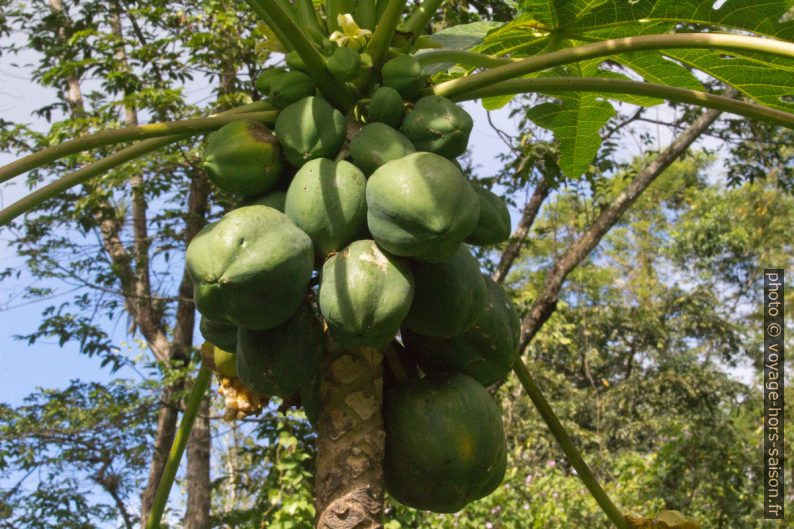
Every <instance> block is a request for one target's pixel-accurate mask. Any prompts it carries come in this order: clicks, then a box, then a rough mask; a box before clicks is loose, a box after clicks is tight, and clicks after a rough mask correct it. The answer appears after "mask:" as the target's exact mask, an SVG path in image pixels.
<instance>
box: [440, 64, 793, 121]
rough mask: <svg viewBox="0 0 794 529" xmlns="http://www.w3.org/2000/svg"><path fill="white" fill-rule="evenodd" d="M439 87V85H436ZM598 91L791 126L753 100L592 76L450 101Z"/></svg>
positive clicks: (509, 85)
mask: <svg viewBox="0 0 794 529" xmlns="http://www.w3.org/2000/svg"><path fill="white" fill-rule="evenodd" d="M439 86H440V85H439ZM571 91H573V92H598V93H610V92H611V93H616V94H635V95H643V96H650V97H657V98H661V99H666V100H668V101H678V102H681V103H689V104H693V105H700V106H702V107H708V108H714V109H717V110H723V111H725V112H731V113H733V114H738V115H740V116H745V117H748V118H753V119H758V120H761V121H766V122H769V123H774V124H776V125H781V126H783V127H786V128H789V129H792V128H794V114H792V113H790V112H785V111H782V110H777V109H774V108H769V107H765V106H763V105H759V104H757V103H751V102H748V101H741V100H738V99H733V98H730V97H725V96H720V95H716V94H710V93H708V92H700V91H698V90H689V89H686V88H678V87H675V86H667V85H663V84H658V83H646V82H639V81H630V80H626V79H600V78H593V77H538V78H530V79H513V80H510V81H502V82H501V83H496V84H494V85H492V86H489V87H487V88H483V89H480V90H473V91H471V92H466V93H465V94H460V95H459V96H453V97H452V98H451V99H452V100H454V101H464V100H469V99H480V98H484V97H491V96H499V95H509V94H520V93H525V92H543V93H558V92H571Z"/></svg>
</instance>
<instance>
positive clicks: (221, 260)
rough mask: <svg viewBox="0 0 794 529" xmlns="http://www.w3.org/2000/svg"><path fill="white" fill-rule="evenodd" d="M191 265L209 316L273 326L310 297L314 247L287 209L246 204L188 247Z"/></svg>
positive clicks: (201, 308) (253, 326) (250, 325)
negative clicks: (288, 216) (309, 286)
mask: <svg viewBox="0 0 794 529" xmlns="http://www.w3.org/2000/svg"><path fill="white" fill-rule="evenodd" d="M185 264H186V266H187V271H188V273H189V274H190V277H191V279H192V280H193V284H194V286H195V291H194V299H195V302H196V308H197V309H198V310H199V312H200V313H201V314H202V315H203V316H205V317H207V318H209V319H211V320H215V321H220V322H227V323H230V324H234V325H237V326H240V327H245V328H248V329H269V328H271V327H275V326H276V325H278V324H279V323H282V322H283V321H285V320H286V319H287V318H289V317H290V316H291V315H292V314H293V313H294V312H295V310H296V309H297V308H298V306H299V305H300V303H301V301H302V300H303V298H304V297H305V295H306V291H307V289H308V285H309V279H310V278H311V274H312V268H313V267H314V249H313V248H312V241H311V239H310V238H309V236H308V235H306V234H305V233H304V232H303V231H301V230H300V229H299V228H298V227H297V226H295V224H293V222H292V221H291V220H289V218H287V216H286V215H284V214H283V213H281V212H279V211H276V210H275V209H273V208H269V207H267V206H259V205H256V206H246V207H242V208H238V209H234V210H232V211H230V212H229V213H227V214H226V215H224V216H223V218H221V220H219V221H217V222H214V223H212V224H210V225H208V226H206V227H205V228H204V229H202V230H201V231H200V232H199V233H198V235H196V236H195V237H194V238H193V240H192V241H191V242H190V244H189V245H188V248H187V253H186V258H185Z"/></svg>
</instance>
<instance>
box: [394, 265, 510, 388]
mask: <svg viewBox="0 0 794 529" xmlns="http://www.w3.org/2000/svg"><path fill="white" fill-rule="evenodd" d="M483 277H484V279H485V285H486V289H487V293H486V297H485V301H484V303H483V306H482V310H481V311H480V315H479V316H478V318H477V319H476V320H475V321H474V323H473V324H472V325H471V326H470V327H469V328H468V329H466V330H465V331H464V332H463V334H461V335H460V336H453V337H434V336H427V335H423V334H419V333H417V332H414V331H412V330H411V329H409V328H407V327H403V329H402V332H401V335H402V338H403V342H404V343H405V347H406V350H407V351H408V354H409V356H410V357H412V358H413V359H414V361H416V363H417V364H419V366H420V367H421V368H422V369H423V370H425V371H434V370H435V371H457V372H460V373H466V374H467V375H469V376H472V377H474V378H476V379H477V380H478V381H479V382H480V383H481V384H483V385H485V386H490V385H491V384H494V383H496V382H498V381H499V380H502V379H503V378H504V377H505V376H506V375H507V374H508V373H509V372H510V370H511V369H512V368H513V364H514V363H515V361H516V358H517V357H518V345H519V340H520V337H521V320H520V319H519V317H518V313H517V312H516V309H515V307H514V306H513V303H512V302H511V301H510V298H509V297H507V295H506V294H505V293H504V291H503V290H502V288H501V287H500V286H499V285H498V284H496V283H495V282H494V281H493V280H492V279H491V278H490V277H488V276H483Z"/></svg>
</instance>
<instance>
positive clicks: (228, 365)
mask: <svg viewBox="0 0 794 529" xmlns="http://www.w3.org/2000/svg"><path fill="white" fill-rule="evenodd" d="M235 330H236V327H235ZM234 341H235V343H236V342H237V338H236V337H235V339H234ZM235 351H236V349H235V350H232V351H227V350H225V349H221V348H220V347H218V346H217V345H216V346H215V347H213V348H212V363H213V364H215V372H216V373H218V374H219V375H221V376H224V377H226V378H237V353H236V352H235Z"/></svg>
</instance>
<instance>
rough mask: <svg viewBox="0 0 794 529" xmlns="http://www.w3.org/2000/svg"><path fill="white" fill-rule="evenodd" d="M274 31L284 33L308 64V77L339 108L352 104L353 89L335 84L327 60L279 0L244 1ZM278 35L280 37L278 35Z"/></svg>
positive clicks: (345, 109)
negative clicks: (277, 30)
mask: <svg viewBox="0 0 794 529" xmlns="http://www.w3.org/2000/svg"><path fill="white" fill-rule="evenodd" d="M245 1H246V2H247V3H248V5H250V6H251V7H252V8H253V9H254V10H255V11H256V12H257V14H259V15H260V16H261V17H262V18H263V19H264V20H265V21H266V22H267V24H268V25H269V26H270V29H272V30H273V31H274V32H275V28H276V27H277V28H279V30H280V31H281V32H282V33H284V36H285V38H286V39H287V42H288V43H289V44H290V46H291V47H292V48H293V49H294V50H295V51H296V52H297V53H298V55H299V56H300V58H301V60H303V62H304V64H305V65H306V69H307V70H308V71H309V75H310V76H311V78H312V79H313V80H314V82H315V83H316V84H317V87H318V88H319V89H320V92H322V93H323V95H324V96H325V97H326V98H327V99H328V100H329V101H330V102H331V103H333V105H334V106H335V107H337V108H340V109H342V110H344V111H347V109H348V108H349V107H350V105H352V104H353V95H352V93H351V92H350V89H349V88H348V87H346V86H344V85H342V84H340V83H338V82H337V81H336V79H334V76H333V75H331V72H329V71H328V68H326V66H325V57H323V56H322V54H321V53H320V52H319V51H318V50H317V48H316V47H315V46H314V44H313V43H312V42H311V41H310V40H309V39H308V38H306V35H305V32H304V31H302V30H301V29H300V28H299V27H298V26H297V24H295V22H294V21H293V20H292V18H290V16H289V15H288V14H287V12H285V11H284V10H283V9H282V8H281V6H280V5H279V2H278V0H245ZM277 36H278V35H277ZM279 38H281V37H279Z"/></svg>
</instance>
